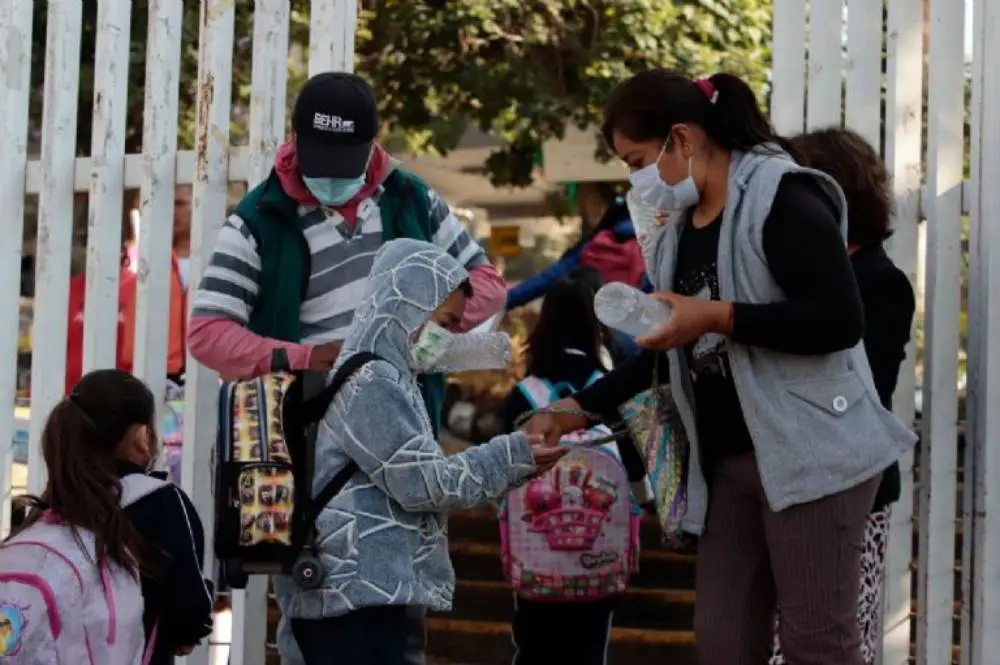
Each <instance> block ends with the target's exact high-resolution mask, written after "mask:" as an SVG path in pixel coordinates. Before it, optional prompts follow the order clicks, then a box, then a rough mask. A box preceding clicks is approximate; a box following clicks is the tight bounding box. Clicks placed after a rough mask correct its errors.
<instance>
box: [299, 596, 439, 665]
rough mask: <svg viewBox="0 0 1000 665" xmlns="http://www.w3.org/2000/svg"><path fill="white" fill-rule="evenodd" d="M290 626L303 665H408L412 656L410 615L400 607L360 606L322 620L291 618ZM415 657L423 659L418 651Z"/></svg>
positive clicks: (411, 622)
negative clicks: (304, 664)
mask: <svg viewBox="0 0 1000 665" xmlns="http://www.w3.org/2000/svg"><path fill="white" fill-rule="evenodd" d="M291 624H292V634H293V635H295V641H296V642H297V643H298V645H299V650H300V651H301V652H302V657H303V659H304V660H305V663H306V665H410V663H413V662H414V661H413V660H411V659H410V658H408V656H410V657H412V656H413V655H414V654H413V652H412V650H411V649H410V648H409V647H410V646H411V642H412V638H411V633H412V632H413V624H414V622H413V616H412V613H411V612H410V611H408V608H407V607H405V606H402V605H392V606H383V607H363V608H361V609H358V610H355V611H353V612H348V613H347V614H344V615H341V616H338V617H329V618H326V619H292V620H291ZM422 632H423V631H422V626H421V634H422ZM422 641H423V640H422V639H421V642H422ZM419 658H420V660H421V661H422V660H423V650H422V648H421V650H420V654H419Z"/></svg>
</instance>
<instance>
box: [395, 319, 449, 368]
mask: <svg viewBox="0 0 1000 665" xmlns="http://www.w3.org/2000/svg"><path fill="white" fill-rule="evenodd" d="M453 339H454V333H453V332H451V331H450V330H445V329H444V328H442V327H441V326H439V325H438V324H436V323H434V322H433V321H428V322H427V323H425V324H424V327H423V328H421V329H420V332H419V333H417V336H416V338H415V339H413V340H410V343H409V344H408V345H407V351H408V352H409V356H410V367H411V368H412V369H413V370H414V371H415V372H420V373H430V372H431V370H433V369H434V367H435V366H436V365H437V364H438V362H439V361H440V360H441V357H442V356H444V354H445V353H447V351H448V349H449V348H451V343H452V340H453Z"/></svg>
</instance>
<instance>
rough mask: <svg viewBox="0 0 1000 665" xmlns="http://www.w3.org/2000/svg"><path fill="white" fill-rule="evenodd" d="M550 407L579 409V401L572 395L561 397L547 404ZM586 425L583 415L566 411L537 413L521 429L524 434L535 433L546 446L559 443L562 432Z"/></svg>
mask: <svg viewBox="0 0 1000 665" xmlns="http://www.w3.org/2000/svg"><path fill="white" fill-rule="evenodd" d="M549 408H550V409H554V410H555V409H566V410H570V411H580V410H582V409H581V408H580V403H579V402H577V401H576V400H575V399H573V398H572V397H567V398H565V399H561V400H559V401H557V402H553V403H552V404H550V405H549ZM586 426H587V419H586V418H585V417H583V416H577V415H572V414H568V413H539V414H536V415H534V416H532V417H531V418H529V419H528V420H527V421H525V423H524V424H523V425H521V429H522V430H524V432H525V434H529V435H531V434H536V435H539V436H541V438H542V440H543V441H544V444H545V445H546V446H551V447H554V446H557V445H559V439H561V438H562V437H563V435H564V434H567V433H569V432H575V431H576V430H578V429H583V428H584V427H586Z"/></svg>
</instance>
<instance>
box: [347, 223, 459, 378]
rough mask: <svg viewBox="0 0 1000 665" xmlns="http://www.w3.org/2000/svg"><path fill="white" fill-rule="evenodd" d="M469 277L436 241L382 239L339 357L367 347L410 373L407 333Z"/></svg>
mask: <svg viewBox="0 0 1000 665" xmlns="http://www.w3.org/2000/svg"><path fill="white" fill-rule="evenodd" d="M468 279H469V273H468V272H466V270H465V268H464V267H463V266H462V264H461V263H459V262H458V261H456V260H455V259H454V258H453V257H452V256H451V255H449V254H448V253H447V252H445V251H444V250H442V249H440V248H439V247H438V246H437V245H432V244H431V243H428V242H422V241H419V240H407V239H400V240H392V241H390V242H387V243H385V244H384V245H382V247H381V249H379V250H378V252H377V253H376V254H375V261H374V263H373V264H372V269H371V272H370V273H369V275H368V286H367V287H366V289H365V294H364V297H363V298H362V301H361V304H360V305H359V306H358V308H357V309H356V310H355V311H354V322H353V324H352V325H351V330H350V332H349V333H348V334H347V339H346V340H345V341H344V346H343V350H342V351H341V354H340V360H341V361H343V360H346V359H347V357H349V356H351V355H353V354H355V353H358V352H359V351H370V352H372V353H374V354H376V355H378V356H379V357H381V358H383V359H384V360H387V361H389V362H391V363H392V364H394V365H396V366H397V367H398V368H399V369H402V370H405V371H409V369H408V367H409V365H408V362H407V355H406V346H407V341H408V340H409V339H410V336H411V335H412V334H413V333H414V332H416V331H417V330H419V329H420V328H421V326H423V325H424V324H425V323H427V321H428V320H429V319H430V317H431V313H433V312H434V310H435V309H437V308H438V307H439V306H440V305H441V304H442V303H443V302H444V301H445V300H447V299H448V296H449V295H451V294H452V293H454V292H455V290H456V289H458V288H459V287H460V286H461V285H462V283H464V282H465V281H466V280H468Z"/></svg>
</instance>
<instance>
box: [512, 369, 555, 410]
mask: <svg viewBox="0 0 1000 665" xmlns="http://www.w3.org/2000/svg"><path fill="white" fill-rule="evenodd" d="M517 389H518V390H520V391H521V394H522V395H524V398H525V399H526V400H528V404H530V405H531V408H532V409H540V408H542V407H543V406H548V405H549V404H551V403H552V399H553V397H554V395H555V388H554V387H553V386H552V384H551V383H549V381H548V380H547V379H543V378H541V377H539V376H526V377H524V379H523V380H522V381H521V382H520V383H518V384H517Z"/></svg>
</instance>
